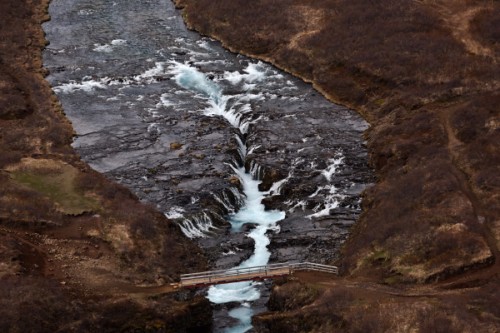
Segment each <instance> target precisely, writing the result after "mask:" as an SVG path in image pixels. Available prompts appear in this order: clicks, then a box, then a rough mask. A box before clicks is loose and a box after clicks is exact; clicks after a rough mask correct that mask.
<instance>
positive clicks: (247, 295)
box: [171, 62, 285, 333]
mask: <svg viewBox="0 0 500 333" xmlns="http://www.w3.org/2000/svg"><path fill="white" fill-rule="evenodd" d="M171 65H172V69H171V73H172V74H174V75H175V80H176V82H177V84H178V85H179V86H181V87H183V88H185V89H188V90H190V91H192V92H195V93H197V94H199V95H201V97H202V98H204V99H207V102H208V103H209V105H210V106H209V107H207V108H206V109H205V110H204V113H205V115H207V116H221V117H224V118H225V119H226V120H227V121H228V122H229V123H230V124H231V125H232V126H233V127H235V128H237V129H239V132H240V135H243V134H245V133H246V132H247V130H248V125H249V124H250V123H251V122H254V121H256V120H253V121H250V120H249V117H246V114H247V113H248V112H249V111H251V108H250V104H247V103H244V102H243V101H245V100H247V99H248V98H249V97H248V95H247V96H236V97H235V96H225V95H224V94H223V91H222V89H221V88H220V87H219V86H218V85H217V84H216V83H215V82H213V81H210V80H209V79H207V78H206V77H205V75H204V74H203V73H201V72H199V71H198V70H197V69H195V68H193V67H191V66H189V65H185V64H181V63H178V62H172V63H171ZM247 75H248V77H243V78H241V79H244V78H247V79H249V81H257V80H259V79H261V78H260V75H259V73H258V72H257V69H256V68H255V67H252V68H251V70H250V69H249V70H248V74H247ZM262 75H264V74H262ZM230 79H231V80H229V81H234V83H238V82H240V79H239V78H236V77H235V76H234V75H233V76H230ZM250 98H251V97H250ZM237 142H238V144H239V152H240V155H241V156H240V157H241V160H242V161H245V159H246V156H247V147H246V145H245V142H244V140H243V139H242V138H241V136H238V137H237ZM232 167H233V170H234V172H235V173H236V175H237V176H238V178H239V179H240V182H241V184H242V186H243V193H244V194H245V199H244V203H243V206H242V207H241V208H240V209H239V211H238V212H236V213H233V214H230V215H229V222H230V223H231V226H232V229H233V231H239V230H240V229H241V227H242V226H243V225H244V224H247V223H250V224H253V225H254V226H255V227H254V229H252V231H251V232H250V233H249V234H248V237H250V238H252V239H253V240H254V242H255V246H254V252H253V255H252V256H251V257H250V258H248V259H247V260H245V261H244V262H242V263H241V264H240V265H239V266H237V267H238V268H244V267H252V266H261V265H266V264H267V263H268V261H269V257H270V256H271V253H270V252H269V250H268V249H267V246H268V245H269V243H270V240H269V238H268V237H267V236H266V233H267V232H268V231H270V230H279V227H278V225H277V224H276V223H277V222H278V221H280V220H282V219H284V218H285V213H284V212H281V211H276V210H271V211H267V210H265V207H264V205H263V204H262V199H264V198H265V196H266V195H269V194H270V192H271V191H268V192H261V191H259V184H260V181H259V180H256V179H254V177H253V176H252V173H249V172H246V171H245V167H244V166H242V165H233V166H232ZM258 284H259V283H257V282H237V283H228V284H223V285H218V286H212V287H210V289H209V290H208V295H207V298H208V299H209V300H210V301H211V302H212V303H216V304H222V303H229V302H240V303H241V306H240V307H237V308H235V309H233V310H231V311H230V312H229V315H230V316H231V317H233V318H236V319H238V320H239V324H238V325H236V326H234V327H231V328H229V329H227V330H226V332H227V333H243V332H246V331H248V330H249V329H251V328H252V320H251V318H252V315H253V310H252V308H251V307H250V304H249V303H248V302H251V301H255V300H257V299H259V298H260V292H259V290H258V288H257V287H256V286H257V285H258Z"/></svg>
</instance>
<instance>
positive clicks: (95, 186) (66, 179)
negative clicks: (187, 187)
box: [0, 0, 211, 332]
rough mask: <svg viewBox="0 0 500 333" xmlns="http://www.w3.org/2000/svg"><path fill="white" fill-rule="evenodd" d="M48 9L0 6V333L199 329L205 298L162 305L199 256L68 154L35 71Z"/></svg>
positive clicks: (52, 102) (206, 322)
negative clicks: (167, 293)
mask: <svg viewBox="0 0 500 333" xmlns="http://www.w3.org/2000/svg"><path fill="white" fill-rule="evenodd" d="M47 5H48V1H45V0H40V1H17V0H16V1H2V2H1V4H0V12H1V13H2V20H1V22H0V91H1V93H0V110H1V111H0V151H1V154H0V184H1V186H0V244H1V245H0V300H1V301H0V303H1V310H0V312H1V313H0V331H2V332H40V331H51V332H56V331H61V332H62V331H82V332H83V331H86V332H88V331H100V332H111V331H113V332H116V331H117V329H120V330H123V331H132V330H140V331H151V332H153V331H162V332H165V331H168V332H185V331H187V330H189V329H201V330H203V329H206V330H208V329H209V327H210V325H211V324H210V321H211V315H210V311H211V310H210V307H209V304H208V302H207V301H206V300H205V299H204V298H197V299H195V300H193V301H192V302H191V303H188V302H185V301H180V299H182V297H180V296H181V295H176V294H175V293H174V294H169V295H167V296H161V295H163V294H164V293H165V292H166V291H170V290H169V288H168V283H169V282H172V281H174V280H175V279H176V278H178V274H179V273H181V272H185V271H189V270H200V269H204V268H205V267H206V266H205V265H206V264H205V260H204V258H203V256H202V255H201V254H200V251H199V249H198V248H197V247H196V246H195V245H193V244H192V243H191V242H189V241H188V240H186V238H185V237H183V235H182V234H181V232H180V231H179V230H178V228H177V227H176V226H174V225H173V224H172V222H171V221H169V220H168V219H166V218H165V216H163V214H160V213H158V212H157V211H155V210H154V209H153V208H151V207H148V206H145V205H143V204H141V203H140V202H139V201H138V200H137V198H136V197H135V196H134V195H132V194H131V193H130V192H129V191H128V190H127V189H125V188H124V187H122V186H119V185H116V184H114V183H112V182H110V181H109V180H107V179H106V178H104V177H103V176H102V175H100V174H98V173H96V172H95V171H93V170H91V169H90V168H89V167H88V166H87V165H86V164H84V163H83V162H81V161H80V159H79V157H78V155H76V154H75V152H74V151H73V149H72V148H71V146H70V143H71V141H72V135H73V130H72V127H71V125H70V123H69V122H68V121H67V120H66V118H65V117H64V115H63V113H62V111H61V108H60V107H59V105H58V102H57V100H56V98H55V97H54V95H53V93H52V91H51V89H50V86H49V85H48V83H47V82H46V81H45V80H44V78H43V75H44V71H43V69H42V67H41V51H42V49H43V47H44V46H45V43H46V42H45V39H44V35H43V32H42V29H41V23H42V22H43V21H44V20H47V19H48V17H47V15H46V10H47ZM165 286H167V287H165ZM152 296H154V297H152ZM26 316H29V317H26Z"/></svg>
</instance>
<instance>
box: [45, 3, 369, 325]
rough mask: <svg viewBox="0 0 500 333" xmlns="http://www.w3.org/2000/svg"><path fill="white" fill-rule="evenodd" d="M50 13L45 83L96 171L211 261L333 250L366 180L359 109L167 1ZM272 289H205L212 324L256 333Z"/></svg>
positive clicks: (331, 254) (323, 257)
mask: <svg viewBox="0 0 500 333" xmlns="http://www.w3.org/2000/svg"><path fill="white" fill-rule="evenodd" d="M49 13H50V15H51V21H49V22H47V23H46V24H44V29H45V32H46V34H47V39H48V40H49V42H50V45H49V46H48V47H47V49H46V50H45V53H44V64H45V66H46V68H47V69H49V71H50V75H49V76H48V78H47V79H48V80H49V82H50V83H51V85H52V86H53V89H54V91H55V92H56V94H57V95H58V97H59V99H60V101H61V103H62V105H63V108H64V110H65V113H66V114H67V116H68V118H69V119H70V120H71V121H72V123H73V126H74V128H75V131H76V133H77V136H76V138H75V140H74V143H73V146H74V148H75V149H76V150H77V151H78V152H79V153H80V154H81V156H82V158H83V159H84V160H85V161H86V162H87V163H89V164H90V165H91V166H92V167H93V168H94V169H96V170H98V171H100V172H103V173H105V174H106V175H107V176H108V177H110V178H112V179H115V180H116V181H118V182H120V183H122V184H124V185H125V186H127V187H129V188H130V189H131V190H132V191H133V192H134V193H135V194H136V195H137V196H138V197H139V198H140V199H141V200H143V201H144V202H148V203H151V204H154V205H155V206H156V207H157V208H158V209H159V210H161V211H163V212H164V213H165V215H166V216H167V217H169V218H171V219H174V220H175V221H176V222H177V224H178V226H179V228H181V229H182V231H183V232H184V234H185V235H186V237H189V238H192V239H193V240H195V241H197V242H198V244H199V245H200V246H201V247H203V248H204V249H205V251H206V253H207V255H208V256H209V258H210V260H211V264H212V266H213V267H214V268H222V269H224V268H229V267H234V266H238V265H239V266H240V267H249V266H254V265H263V264H266V263H268V262H269V261H271V262H286V261H303V260H310V261H315V262H321V263H328V262H331V261H332V260H334V259H335V258H336V257H337V256H338V249H339V247H340V246H341V244H342V242H343V241H344V240H345V238H346V236H347V234H348V230H349V226H350V225H352V223H354V222H355V220H356V219H357V216H358V215H359V213H360V211H361V209H360V193H361V191H362V190H363V189H364V188H365V187H366V185H367V184H368V183H369V182H370V181H371V172H370V170H369V168H368V167H367V165H366V160H367V154H366V149H365V147H364V143H363V139H362V133H363V131H364V130H366V128H367V124H366V123H365V122H364V121H363V120H362V119H361V118H360V117H359V116H358V115H356V114H355V113H354V112H352V111H350V110H348V109H346V108H343V107H341V106H338V105H334V104H332V103H330V102H328V101H327V100H326V99H324V98H323V97H322V96H320V95H319V94H318V93H317V92H316V91H315V90H314V89H313V88H312V87H311V86H310V85H308V84H306V83H304V82H302V81H300V80H298V79H296V78H294V77H292V76H291V75H289V74H287V73H284V72H281V71H279V70H277V69H276V68H274V67H272V66H270V65H268V64H265V63H262V62H259V61H255V60H252V59H249V58H246V57H244V56H241V55H237V54H233V53H231V52H228V51H226V50H224V49H223V48H222V47H221V46H220V44H219V43H218V42H216V41H213V40H211V39H209V38H206V37H202V36H200V35H198V34H196V33H195V32H191V31H188V30H187V29H186V27H185V25H184V23H183V22H182V18H181V16H180V14H179V12H178V11H177V10H175V8H174V6H173V4H172V3H171V2H170V1H167V0H142V1H125V0H122V1H120V0H116V1H106V0H53V1H52V3H51V5H50V8H49ZM267 288H268V284H262V283H246V282H243V283H237V284H229V285H222V286H217V287H212V288H210V289H209V290H208V291H207V297H208V298H209V300H210V301H211V302H212V303H214V330H215V331H216V332H248V331H250V330H251V329H252V326H251V316H252V315H253V314H255V313H258V312H260V311H263V310H265V301H266V298H265V295H266V294H267V292H268V291H267Z"/></svg>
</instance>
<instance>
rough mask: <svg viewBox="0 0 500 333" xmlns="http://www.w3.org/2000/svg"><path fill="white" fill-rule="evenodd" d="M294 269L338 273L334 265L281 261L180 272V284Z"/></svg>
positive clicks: (204, 282) (224, 279) (219, 280)
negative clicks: (195, 271)
mask: <svg viewBox="0 0 500 333" xmlns="http://www.w3.org/2000/svg"><path fill="white" fill-rule="evenodd" d="M294 271H318V272H326V273H332V274H338V268H337V267H336V266H329V265H322V264H315V263H310V262H303V263H281V264H270V265H265V266H254V267H241V268H230V269H224V270H214V271H205V272H198V273H191V274H182V275H181V281H180V285H195V284H214V283H223V282H231V281H241V280H252V279H255V278H265V277H272V276H278V275H289V274H292V273H293V272H294Z"/></svg>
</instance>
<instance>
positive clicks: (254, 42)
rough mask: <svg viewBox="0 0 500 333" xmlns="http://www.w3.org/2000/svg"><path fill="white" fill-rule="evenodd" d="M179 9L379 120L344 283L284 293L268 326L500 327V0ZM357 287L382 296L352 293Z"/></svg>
mask: <svg viewBox="0 0 500 333" xmlns="http://www.w3.org/2000/svg"><path fill="white" fill-rule="evenodd" d="M176 3H177V5H178V6H179V7H180V8H182V9H183V15H184V18H185V20H186V22H187V23H188V25H189V26H190V27H191V28H192V29H194V30H197V31H199V32H201V33H202V34H205V35H209V36H211V37H214V38H216V39H218V40H221V41H222V42H223V43H224V44H225V46H226V47H228V48H229V49H231V50H233V51H235V52H239V53H244V54H247V55H251V56H253V57H256V58H260V59H263V60H265V61H268V62H271V63H273V64H275V65H276V66H278V67H280V68H282V69H284V70H287V71H289V72H291V73H293V74H295V75H297V76H299V77H301V78H303V79H304V80H306V81H309V82H312V83H313V85H314V86H315V87H316V88H317V89H318V90H319V91H321V92H322V93H323V94H324V95H325V96H327V97H328V98H329V99H331V100H332V101H335V102H337V103H341V104H344V105H347V106H349V107H351V108H353V109H355V110H356V111H358V112H359V113H360V114H361V115H363V116H364V118H365V119H366V120H367V121H368V122H369V123H370V124H371V127H370V129H369V130H368V131H367V132H366V139H367V145H368V148H369V152H370V163H371V165H372V167H373V168H374V169H375V172H376V175H377V182H376V184H375V185H374V186H372V187H371V188H370V189H369V190H367V191H366V192H365V194H364V213H363V216H362V218H361V219H360V221H359V222H358V223H357V224H356V225H355V227H354V228H353V229H352V234H351V236H350V238H349V240H348V242H347V243H346V245H345V246H344V250H343V258H342V259H341V260H340V262H339V263H338V264H339V265H340V266H341V267H342V269H343V272H344V274H343V275H344V278H343V279H344V284H342V282H335V285H336V288H333V289H332V288H326V289H324V286H323V287H321V288H323V289H322V290H323V292H321V293H315V295H316V296H317V297H316V298H315V297H312V298H310V297H306V298H307V302H306V301H304V300H302V301H303V302H300V301H297V300H295V299H294V296H290V295H296V293H294V292H291V291H297V290H302V291H303V289H301V288H305V289H306V290H307V288H314V287H315V285H313V286H312V287H311V286H299V287H298V286H295V285H293V284H292V285H290V284H285V286H283V287H277V288H275V292H274V295H275V297H277V298H278V299H281V301H280V302H277V303H275V305H272V306H271V309H273V310H275V311H276V312H274V313H270V314H267V315H263V316H260V317H259V318H258V319H257V322H258V323H260V324H259V325H260V326H259V329H260V331H263V332H264V331H266V332H267V331H270V332H281V331H283V330H284V329H285V327H286V330H287V331H288V332H305V331H320V332H332V331H335V330H336V329H340V330H341V331H367V329H370V330H371V331H387V330H390V331H407V330H409V329H410V328H411V329H417V330H418V331H421V332H429V331H441V330H443V329H444V330H445V331H447V332H450V331H456V332H462V331H472V330H474V331H483V332H488V331H494V330H495V327H496V329H498V327H499V325H500V322H499V320H500V309H499V307H498V304H497V303H498V302H497V301H498V298H499V295H498V291H497V290H498V271H499V270H498V268H499V264H498V261H497V257H498V253H499V252H498V249H499V245H500V199H499V197H500V129H499V126H500V125H499V124H500V119H499V109H498V105H499V103H500V94H499V92H498V91H499V87H500V68H499V66H498V60H499V56H500V24H499V23H500V22H499V21H498V20H499V19H498V18H499V17H500V4H498V2H492V1H465V0H464V1H461V0H454V1H389V2H387V1H385V2H373V1H362V0H355V1H347V0H322V1H314V2H310V1H304V0H286V1H272V2H270V1H263V0H257V1H252V2H250V3H249V2H248V1H239V0H221V1H217V2H213V1H209V0H178V1H176ZM332 117H334V115H333V114H332ZM353 281H354V282H353ZM362 282H363V283H367V284H368V285H367V286H366V288H368V287H369V286H372V285H373V286H375V287H370V288H374V289H375V294H373V293H370V292H368V291H366V292H363V288H361V289H356V291H353V290H352V289H351V290H348V291H346V288H347V289H348V288H349V287H348V286H349V285H351V283H362ZM316 287H317V286H316ZM385 288H387V289H385ZM450 290H451V291H450ZM306 294H307V293H306ZM318 295H321V296H318ZM405 296H406V297H405ZM408 296H411V297H408ZM401 297H404V301H402V300H401ZM283 298H284V299H283ZM381 300H383V301H381ZM287 302H291V303H292V304H293V306H287V305H286V304H288V303H287ZM276 304H278V305H276ZM325 304H326V305H328V306H326V305H325ZM355 304H356V306H355ZM325 309H326V310H325ZM360 309H362V311H360ZM438 313H439V314H438ZM325 316H327V318H329V319H326V320H325V319H324V318H325ZM424 319H425V320H424ZM363 325H365V326H363Z"/></svg>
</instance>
